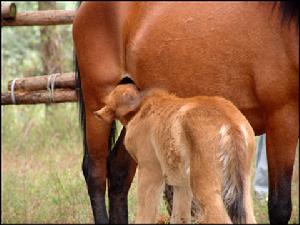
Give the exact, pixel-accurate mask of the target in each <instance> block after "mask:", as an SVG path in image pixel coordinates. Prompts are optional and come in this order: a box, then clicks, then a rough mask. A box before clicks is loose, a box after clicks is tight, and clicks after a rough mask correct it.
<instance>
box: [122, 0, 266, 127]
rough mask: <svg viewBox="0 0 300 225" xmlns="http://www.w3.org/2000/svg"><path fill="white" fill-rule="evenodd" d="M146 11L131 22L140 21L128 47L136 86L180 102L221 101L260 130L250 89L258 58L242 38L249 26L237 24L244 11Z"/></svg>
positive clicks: (207, 7)
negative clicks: (197, 99) (217, 98)
mask: <svg viewBox="0 0 300 225" xmlns="http://www.w3.org/2000/svg"><path fill="white" fill-rule="evenodd" d="M243 4H245V3H243ZM147 7H148V8H147ZM147 7H145V9H144V11H143V12H142V13H140V15H138V16H137V18H135V20H136V21H139V22H137V23H133V26H132V29H131V31H130V33H129V34H128V39H127V43H126V64H127V65H126V66H127V71H128V72H129V74H130V75H131V77H132V78H133V80H134V81H135V82H136V84H137V85H138V86H139V87H140V88H141V89H145V88H149V87H160V88H165V89H167V90H169V91H171V92H174V93H176V94H177V95H179V96H182V97H190V96H195V95H208V96H223V97H225V98H227V99H229V100H231V101H232V102H234V104H235V105H237V107H238V108H239V109H241V110H242V111H243V112H244V114H249V116H248V117H249V118H251V120H253V123H252V124H255V126H257V127H261V126H262V123H263V121H262V120H261V119H260V118H261V116H260V106H259V104H258V101H257V98H256V95H255V93H254V88H253V85H254V84H253V68H252V63H253V60H254V56H255V54H256V53H255V49H254V50H253V49H249V41H250V42H251V39H249V38H248V37H247V35H245V34H247V32H249V31H248V29H249V27H248V26H245V24H244V23H247V21H241V18H244V20H247V14H246V16H245V9H244V8H243V6H241V4H232V3H190V4H182V3H165V4H159V3H156V4H155V3H154V4H152V5H151V4H150V6H149V4H148V5H147ZM252 11H253V10H252ZM208 12H209V13H208ZM247 12H248V14H251V10H248V11H247ZM242 16H243V17H242ZM248 17H251V15H249V16H248ZM245 18H246V19H245ZM248 19H251V18H248ZM238 23H242V24H238ZM250 45H251V44H250ZM246 116H247V115H246Z"/></svg>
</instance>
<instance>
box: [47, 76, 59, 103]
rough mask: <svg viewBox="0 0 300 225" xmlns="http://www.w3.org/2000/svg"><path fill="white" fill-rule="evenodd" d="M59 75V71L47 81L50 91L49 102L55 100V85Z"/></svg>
mask: <svg viewBox="0 0 300 225" xmlns="http://www.w3.org/2000/svg"><path fill="white" fill-rule="evenodd" d="M57 75H59V73H56V74H52V75H50V76H49V77H48V82H47V90H48V92H49V103H52V102H53V93H54V87H55V79H56V76H57Z"/></svg>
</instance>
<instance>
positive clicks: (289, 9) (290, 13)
mask: <svg viewBox="0 0 300 225" xmlns="http://www.w3.org/2000/svg"><path fill="white" fill-rule="evenodd" d="M279 8H280V11H281V15H282V21H283V22H288V23H290V22H291V21H292V20H295V21H296V23H297V26H298V27H299V4H298V1H281V2H280V5H279Z"/></svg>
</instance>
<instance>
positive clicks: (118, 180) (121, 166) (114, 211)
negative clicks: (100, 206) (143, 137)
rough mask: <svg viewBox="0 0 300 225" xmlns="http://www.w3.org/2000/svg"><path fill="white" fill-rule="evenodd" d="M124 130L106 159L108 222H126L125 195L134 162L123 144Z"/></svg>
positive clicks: (133, 172) (126, 207)
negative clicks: (107, 159)
mask: <svg viewBox="0 0 300 225" xmlns="http://www.w3.org/2000/svg"><path fill="white" fill-rule="evenodd" d="M125 133H126V130H125V128H123V129H122V132H121V134H120V137H119V138H118V141H117V142H116V145H115V147H114V149H113V150H112V151H111V152H110V155H109V161H108V179H109V180H108V193H109V206H110V207H109V223H113V224H119V223H120V224H121V223H128V203H127V196H128V190H129V188H130V185H131V182H132V180H133V177H134V174H135V170H136V163H135V161H134V160H133V159H132V158H131V157H130V155H129V154H128V152H127V150H126V148H125V146H124V137H125Z"/></svg>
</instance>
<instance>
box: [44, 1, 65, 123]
mask: <svg viewBox="0 0 300 225" xmlns="http://www.w3.org/2000/svg"><path fill="white" fill-rule="evenodd" d="M38 9H39V10H55V9H56V2H55V1H38ZM40 38H41V45H40V47H41V49H40V51H41V58H42V63H43V74H53V73H61V72H62V71H63V70H62V63H61V62H62V61H63V60H62V54H61V52H60V49H59V46H58V44H59V43H60V42H61V37H60V35H59V33H58V31H57V27H56V26H51V27H49V26H41V27H40ZM45 110H46V111H45V113H46V115H45V116H46V118H47V116H48V115H50V114H51V110H50V107H49V105H48V104H46V105H45Z"/></svg>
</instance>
